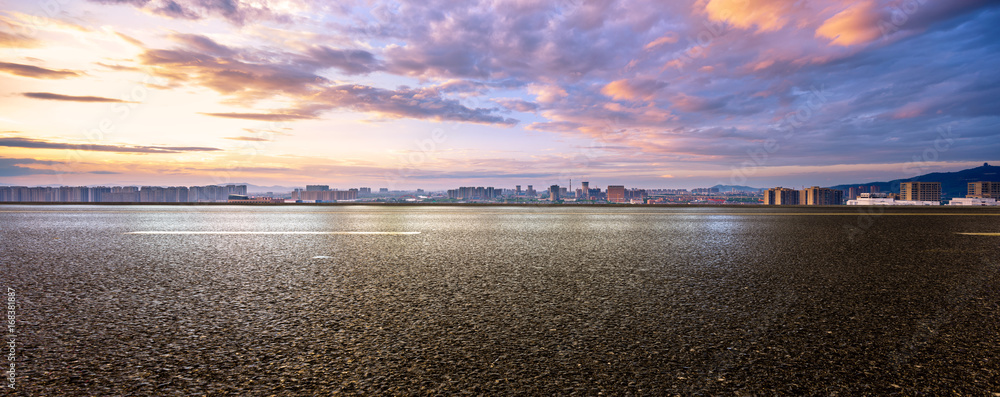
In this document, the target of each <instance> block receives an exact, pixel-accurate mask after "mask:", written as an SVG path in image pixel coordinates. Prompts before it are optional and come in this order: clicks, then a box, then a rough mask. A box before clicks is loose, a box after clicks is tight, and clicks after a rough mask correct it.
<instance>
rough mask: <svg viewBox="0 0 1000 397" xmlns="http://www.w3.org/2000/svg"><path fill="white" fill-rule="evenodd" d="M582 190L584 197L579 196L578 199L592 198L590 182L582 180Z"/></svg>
mask: <svg viewBox="0 0 1000 397" xmlns="http://www.w3.org/2000/svg"><path fill="white" fill-rule="evenodd" d="M580 192H581V193H582V194H583V197H577V198H578V199H583V200H590V182H586V181H585V182H580Z"/></svg>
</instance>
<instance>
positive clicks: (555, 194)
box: [549, 185, 559, 201]
mask: <svg viewBox="0 0 1000 397" xmlns="http://www.w3.org/2000/svg"><path fill="white" fill-rule="evenodd" d="M549 201H559V185H552V186H549Z"/></svg>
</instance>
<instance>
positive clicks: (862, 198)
mask: <svg viewBox="0 0 1000 397" xmlns="http://www.w3.org/2000/svg"><path fill="white" fill-rule="evenodd" d="M847 205H941V203H940V202H938V201H914V200H896V199H895V198H894V197H889V196H888V195H887V194H885V193H861V194H860V195H858V198H857V199H854V200H847Z"/></svg>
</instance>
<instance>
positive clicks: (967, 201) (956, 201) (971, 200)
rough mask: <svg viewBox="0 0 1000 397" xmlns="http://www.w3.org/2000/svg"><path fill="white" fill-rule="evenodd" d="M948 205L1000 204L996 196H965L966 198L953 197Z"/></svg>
mask: <svg viewBox="0 0 1000 397" xmlns="http://www.w3.org/2000/svg"><path fill="white" fill-rule="evenodd" d="M948 205H976V206H982V207H992V206H997V205H1000V203H998V202H997V199H995V198H976V197H964V198H953V199H951V201H950V202H948Z"/></svg>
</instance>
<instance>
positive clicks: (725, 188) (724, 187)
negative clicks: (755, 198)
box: [711, 185, 767, 192]
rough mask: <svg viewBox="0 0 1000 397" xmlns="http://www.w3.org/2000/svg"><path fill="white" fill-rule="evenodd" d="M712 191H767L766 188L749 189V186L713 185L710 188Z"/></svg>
mask: <svg viewBox="0 0 1000 397" xmlns="http://www.w3.org/2000/svg"><path fill="white" fill-rule="evenodd" d="M711 188H712V189H719V191H720V192H731V191H734V190H735V191H737V192H760V191H762V190H767V188H759V187H750V186H739V185H715V186H712V187H711Z"/></svg>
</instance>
